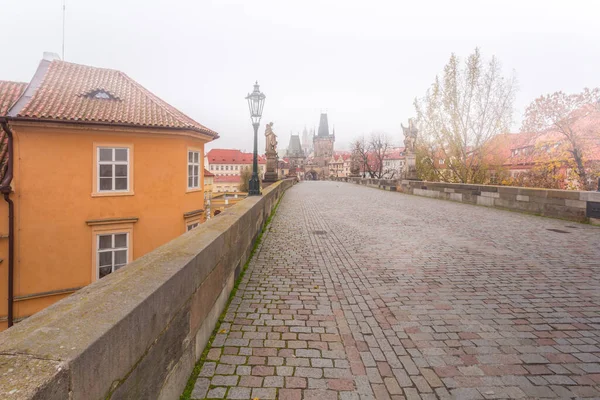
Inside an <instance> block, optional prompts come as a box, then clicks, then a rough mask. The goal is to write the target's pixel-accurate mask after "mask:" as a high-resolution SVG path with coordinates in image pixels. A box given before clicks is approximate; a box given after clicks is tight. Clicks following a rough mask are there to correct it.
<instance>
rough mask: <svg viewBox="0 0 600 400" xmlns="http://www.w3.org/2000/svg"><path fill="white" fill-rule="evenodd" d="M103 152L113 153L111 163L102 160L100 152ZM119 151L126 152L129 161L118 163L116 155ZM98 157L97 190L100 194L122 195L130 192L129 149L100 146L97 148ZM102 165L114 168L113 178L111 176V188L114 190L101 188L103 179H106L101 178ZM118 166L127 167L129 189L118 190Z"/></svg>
mask: <svg viewBox="0 0 600 400" xmlns="http://www.w3.org/2000/svg"><path fill="white" fill-rule="evenodd" d="M102 150H110V151H111V153H112V160H110V161H102V160H101V159H100V152H101V151H102ZM117 150H125V152H126V153H127V159H126V160H125V161H118V160H117V159H116V158H117V157H116V153H117ZM96 152H97V154H96V157H97V164H98V170H97V177H96V178H97V181H96V184H97V186H96V190H97V191H98V193H122V192H129V148H128V147H107V146H98V147H96ZM102 165H110V166H111V167H112V176H111V187H112V189H102V188H101V187H100V185H101V179H102V178H106V177H103V176H100V173H101V171H100V170H101V168H100V167H101V166H102ZM117 165H125V166H126V167H127V175H126V176H125V178H126V179H127V188H126V189H117V171H116V169H117Z"/></svg>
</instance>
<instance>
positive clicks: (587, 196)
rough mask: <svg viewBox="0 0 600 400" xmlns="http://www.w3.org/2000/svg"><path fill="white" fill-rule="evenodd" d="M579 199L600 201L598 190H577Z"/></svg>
mask: <svg viewBox="0 0 600 400" xmlns="http://www.w3.org/2000/svg"><path fill="white" fill-rule="evenodd" d="M578 193H579V200H583V201H597V202H599V203H600V192H578Z"/></svg>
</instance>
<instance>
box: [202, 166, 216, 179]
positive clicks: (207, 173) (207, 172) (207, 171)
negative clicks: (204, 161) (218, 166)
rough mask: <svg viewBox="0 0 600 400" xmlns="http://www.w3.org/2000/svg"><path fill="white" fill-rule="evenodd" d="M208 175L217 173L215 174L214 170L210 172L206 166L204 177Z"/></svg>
mask: <svg viewBox="0 0 600 400" xmlns="http://www.w3.org/2000/svg"><path fill="white" fill-rule="evenodd" d="M207 176H215V174H213V173H212V172H210V171H209V170H207V169H206V168H204V177H207Z"/></svg>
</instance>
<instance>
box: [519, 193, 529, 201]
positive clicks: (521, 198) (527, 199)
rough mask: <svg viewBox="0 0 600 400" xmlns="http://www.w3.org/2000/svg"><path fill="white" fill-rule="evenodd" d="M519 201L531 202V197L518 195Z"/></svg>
mask: <svg viewBox="0 0 600 400" xmlns="http://www.w3.org/2000/svg"><path fill="white" fill-rule="evenodd" d="M517 201H529V196H524V195H521V194H518V195H517Z"/></svg>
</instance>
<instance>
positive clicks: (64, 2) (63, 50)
mask: <svg viewBox="0 0 600 400" xmlns="http://www.w3.org/2000/svg"><path fill="white" fill-rule="evenodd" d="M66 13H67V0H63V27H62V28H63V31H62V60H63V61H65V15H66Z"/></svg>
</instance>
